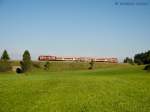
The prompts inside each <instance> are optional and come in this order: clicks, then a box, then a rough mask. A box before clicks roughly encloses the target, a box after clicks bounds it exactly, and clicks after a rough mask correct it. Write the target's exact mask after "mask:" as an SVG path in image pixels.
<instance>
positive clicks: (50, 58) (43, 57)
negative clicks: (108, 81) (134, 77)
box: [38, 55, 118, 63]
mask: <svg viewBox="0 0 150 112" xmlns="http://www.w3.org/2000/svg"><path fill="white" fill-rule="evenodd" d="M38 60H39V61H80V62H90V61H91V60H92V61H94V62H108V63H118V59H117V58H93V57H62V56H52V55H41V56H39V57H38Z"/></svg>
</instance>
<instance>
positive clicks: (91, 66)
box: [88, 59, 94, 70]
mask: <svg viewBox="0 0 150 112" xmlns="http://www.w3.org/2000/svg"><path fill="white" fill-rule="evenodd" d="M89 64H90V67H89V68H88V69H89V70H91V69H93V67H94V60H93V59H92V60H91V62H90V63H89Z"/></svg>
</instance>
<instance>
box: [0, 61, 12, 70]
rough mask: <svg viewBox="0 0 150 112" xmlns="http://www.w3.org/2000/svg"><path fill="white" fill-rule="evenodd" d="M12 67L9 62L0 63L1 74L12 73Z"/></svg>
mask: <svg viewBox="0 0 150 112" xmlns="http://www.w3.org/2000/svg"><path fill="white" fill-rule="evenodd" d="M11 70H12V67H11V64H10V62H8V61H0V72H7V71H11Z"/></svg>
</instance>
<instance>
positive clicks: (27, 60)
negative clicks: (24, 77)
mask: <svg viewBox="0 0 150 112" xmlns="http://www.w3.org/2000/svg"><path fill="white" fill-rule="evenodd" d="M20 64H21V68H22V71H23V72H27V71H29V70H31V66H32V61H31V56H30V53H29V51H28V50H25V52H24V54H23V59H22V61H21V62H20Z"/></svg>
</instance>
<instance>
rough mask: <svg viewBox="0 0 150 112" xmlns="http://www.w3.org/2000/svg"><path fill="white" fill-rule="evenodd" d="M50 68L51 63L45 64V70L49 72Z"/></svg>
mask: <svg viewBox="0 0 150 112" xmlns="http://www.w3.org/2000/svg"><path fill="white" fill-rule="evenodd" d="M49 67H50V62H48V61H47V62H46V63H45V64H44V70H49Z"/></svg>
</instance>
